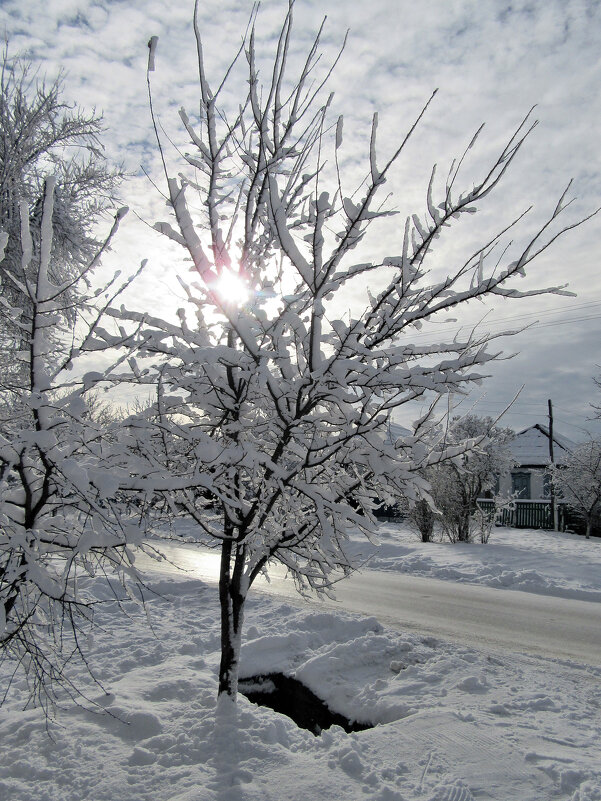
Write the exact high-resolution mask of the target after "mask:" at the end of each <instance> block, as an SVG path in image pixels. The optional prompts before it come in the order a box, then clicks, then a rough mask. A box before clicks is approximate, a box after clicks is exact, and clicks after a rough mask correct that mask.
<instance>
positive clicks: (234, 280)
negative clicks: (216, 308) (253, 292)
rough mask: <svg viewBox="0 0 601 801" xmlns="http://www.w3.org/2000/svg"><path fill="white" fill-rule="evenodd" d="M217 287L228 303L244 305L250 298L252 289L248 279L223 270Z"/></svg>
mask: <svg viewBox="0 0 601 801" xmlns="http://www.w3.org/2000/svg"><path fill="white" fill-rule="evenodd" d="M215 289H216V291H217V293H218V294H219V296H220V297H221V298H222V300H224V301H225V302H226V303H227V304H228V305H231V306H243V305H244V304H245V303H246V302H247V301H248V300H249V299H250V289H249V286H248V284H247V283H246V281H245V280H244V279H243V278H241V276H240V275H238V274H237V273H233V272H231V271H229V270H223V271H222V273H221V275H220V276H219V279H218V281H217V283H216V286H215Z"/></svg>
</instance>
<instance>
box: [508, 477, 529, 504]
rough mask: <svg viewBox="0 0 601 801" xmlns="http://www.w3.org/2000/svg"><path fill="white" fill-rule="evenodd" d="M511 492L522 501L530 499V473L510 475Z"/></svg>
mask: <svg viewBox="0 0 601 801" xmlns="http://www.w3.org/2000/svg"><path fill="white" fill-rule="evenodd" d="M511 492H512V493H513V494H514V495H515V497H516V498H519V499H520V500H522V501H523V500H524V499H526V498H530V473H512V474H511Z"/></svg>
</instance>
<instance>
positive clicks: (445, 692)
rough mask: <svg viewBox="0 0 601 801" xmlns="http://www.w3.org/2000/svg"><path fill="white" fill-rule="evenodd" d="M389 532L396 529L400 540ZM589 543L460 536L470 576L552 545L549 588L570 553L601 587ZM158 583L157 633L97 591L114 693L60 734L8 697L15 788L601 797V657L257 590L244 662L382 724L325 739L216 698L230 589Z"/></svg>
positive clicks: (8, 761) (109, 799)
mask: <svg viewBox="0 0 601 801" xmlns="http://www.w3.org/2000/svg"><path fill="white" fill-rule="evenodd" d="M390 532H391V527H384V528H383V529H382V531H381V536H382V539H383V540H384V541H386V538H387V536H388V535H389V534H390ZM520 537H522V538H523V541H522V542H521V543H520V541H519V538H520ZM545 537H548V542H549V545H548V547H547V548H546V549H545V548H543V547H542V544H543V541H544V538H545ZM501 540H502V541H501ZM582 545H584V540H582V539H578V538H576V537H570V536H567V535H564V536H557V535H552V534H551V535H548V534H542V533H539V534H537V533H536V532H506V533H505V536H503V537H500V536H499V543H498V544H497V545H496V546H495V545H489V546H469V547H465V548H459V547H458V546H449V547H448V548H446V549H445V550H446V553H447V556H450V555H451V554H452V553H454V552H455V553H458V554H461V556H460V558H459V559H458V561H457V563H456V564H457V565H461V571H462V573H463V575H464V580H465V577H467V576H468V575H471V576H472V577H475V580H476V581H478V573H479V571H480V569H481V566H482V564H483V563H482V554H483V553H484V552H486V553H488V554H489V555H491V556H492V555H493V554H494V555H495V556H496V558H497V562H498V564H499V569H502V568H504V569H506V570H513V569H514V568H515V566H516V565H517V563H518V562H519V561H520V560H522V559H524V558H525V557H526V556H527V555H528V551H529V550H530V553H531V558H533V559H534V558H535V557H536V556H537V555H538V554H539V551H540V550H541V548H542V555H541V558H540V561H539V566H538V571H539V576H540V579H541V581H540V584H541V587H542V586H543V584H544V583H545V582H546V583H547V584H548V585H553V584H556V583H557V581H558V575H559V573H560V572H561V567H562V565H565V566H566V574H567V575H568V578H569V581H571V583H572V585H573V586H574V587H576V585H577V584H579V585H580V586H581V587H584V586H587V585H588V584H589V582H590V579H591V576H592V573H591V574H589V573H588V567H589V565H588V563H593V564H595V565H596V571H597V576H598V578H597V587H598V589H601V587H599V583H600V579H599V575H601V572H600V571H599V570H598V561H597V560H598V559H599V556H598V554H597V550H601V549H599V548H597V547H595V546H597V543H595V542H594V541H591V542H590V543H589V544H588V546H587V547H588V554H589V557H590V558H588V559H585V558H583V556H584V553H583V550H582V547H581V546H582ZM528 546H530V548H529V547H528ZM383 547H384V548H385V547H386V546H383ZM405 547H406V548H407V550H409V549H410V541H409V539H408V538H407V543H406V546H405ZM418 547H419V548H421V547H427V548H428V549H430V548H431V547H432V546H430V545H428V546H421V545H419V544H416V550H417V548H418ZM437 547H438V546H436V545H434V550H436V548H437ZM495 547H496V551H493V550H492V549H494V548H495ZM470 555H471V556H470ZM400 558H402V556H400ZM470 562H471V568H470ZM434 563H435V561H434V560H432V562H431V564H434ZM578 564H580V578H578V574H577V569H576V565H578ZM570 576H571V577H570ZM543 580H544V581H543ZM89 581H93V580H92V579H90V580H89ZM152 583H153V587H154V590H155V591H156V593H157V595H155V596H154V597H153V599H152V600H151V601H149V604H148V606H149V610H150V614H151V620H152V623H153V630H150V629H149V628H148V626H147V625H146V623H145V621H144V622H143V621H141V620H140V619H139V618H137V617H136V616H135V615H134V616H133V617H132V618H131V619H129V620H128V619H127V618H126V617H124V616H123V615H121V614H118V613H117V611H116V608H115V606H116V605H115V603H114V601H112V600H111V598H110V592H109V590H108V589H104V590H103V589H102V588H99V592H104V597H105V598H106V600H107V603H106V605H105V606H104V609H103V610H102V611H101V613H100V614H99V617H98V623H101V624H102V625H101V626H99V627H98V628H97V629H96V633H95V637H94V641H93V642H92V643H91V646H92V653H91V658H92V662H93V664H94V665H95V666H96V669H97V673H98V678H99V679H100V680H101V681H102V683H103V686H104V687H105V690H106V693H103V692H100V690H99V689H98V688H97V689H96V690H94V691H93V693H92V694H93V696H94V699H95V700H96V701H97V703H98V704H99V707H98V708H97V709H96V710H95V711H86V710H84V709H82V708H81V707H76V706H73V705H70V706H66V707H65V709H64V710H62V711H60V713H59V715H58V718H57V720H56V722H55V723H50V725H49V731H48V732H47V731H46V729H45V724H44V719H43V716H42V714H41V713H40V712H39V710H35V709H26V710H25V711H24V710H23V707H22V700H21V699H20V698H19V693H18V692H17V694H16V695H14V696H13V697H12V698H11V699H9V701H8V702H7V704H6V706H5V707H4V709H3V717H2V721H1V722H0V737H2V742H3V747H4V752H3V760H2V764H1V765H0V797H1V798H7V799H8V798H11V799H13V798H14V799H19V801H38V800H39V799H44V801H115V800H116V799H125V798H127V799H129V800H130V801H259V799H260V801H276V800H277V801H279V800H280V799H282V798H286V799H290V801H306V799H307V798H320V799H327V800H329V801H334V800H335V801H356V799H361V798H370V799H375V801H472V799H497V800H498V801H507V800H508V799H519V800H520V801H551V800H553V801H555V800H556V799H557V800H558V801H599V799H601V770H600V769H599V761H598V743H599V736H600V735H601V715H600V713H599V709H600V705H601V669H599V668H592V667H585V666H582V665H578V664H577V663H574V662H571V663H570V662H565V661H564V662H561V661H555V660H548V659H537V658H533V657H527V656H524V655H519V654H503V655H501V656H500V655H499V654H492V653H487V652H486V651H478V650H474V649H472V648H467V647H462V646H456V645H452V644H448V643H443V642H441V641H438V640H436V639H434V638H425V637H421V636H419V635H416V634H414V633H407V632H392V631H390V630H387V629H385V628H383V627H382V626H381V625H380V624H379V623H378V622H377V621H376V620H375V619H373V618H360V617H357V616H352V615H350V614H346V613H344V612H330V611H321V610H320V609H319V608H306V607H301V606H300V605H297V604H295V603H292V602H289V601H285V602H282V601H281V600H278V599H275V598H270V597H269V596H262V597H258V596H257V595H251V596H250V597H249V601H248V606H247V621H248V627H247V630H246V637H245V640H244V643H243V647H242V675H244V674H246V675H250V674H252V673H255V672H259V671H268V670H282V671H284V672H285V673H287V674H289V675H294V676H296V677H297V678H299V679H301V680H302V681H303V682H305V683H306V684H307V685H308V686H309V687H310V688H311V689H312V690H313V691H314V692H315V693H317V694H318V695H319V696H320V697H322V698H323V699H324V700H325V701H326V703H328V704H330V705H331V706H332V708H334V709H336V710H337V711H341V712H342V713H344V714H346V715H349V716H351V717H356V718H357V719H359V720H368V721H370V722H372V723H374V724H376V726H375V728H373V729H370V730H367V731H364V732H360V733H355V734H350V735H347V734H345V733H344V732H343V731H342V729H339V728H337V727H333V728H332V729H330V730H328V731H326V732H324V733H323V734H322V735H321V736H320V737H317V738H316V737H314V736H313V735H312V734H310V733H309V732H307V731H304V730H301V729H298V728H297V727H296V726H295V725H294V724H293V723H292V721H290V720H289V719H288V718H286V717H284V716H282V715H279V714H277V713H275V712H273V711H271V710H269V709H266V708H261V707H257V706H254V705H252V704H251V703H250V702H248V701H247V700H246V699H245V698H244V697H243V696H240V697H239V701H238V705H237V708H236V707H235V706H234V705H232V704H231V702H230V701H229V699H224V700H223V701H221V702H220V703H219V704H217V703H216V669H217V665H218V660H219V627H218V616H219V615H218V606H217V601H216V593H215V589H214V587H208V586H207V585H205V584H203V583H202V582H201V581H199V580H196V579H190V578H189V576H187V574H185V573H182V575H181V578H179V579H178V578H177V577H174V576H173V575H167V574H165V576H164V577H161V575H160V574H159V575H158V577H157V578H155V579H153V582H152ZM599 597H600V598H601V593H600V594H599ZM7 667H8V666H6V665H5V666H4V671H5V672H6V669H7ZM22 690H23V693H25V689H24V687H23V688H22ZM25 697H26V695H25V694H24V695H23V698H25ZM102 708H103V709H104V711H102ZM49 734H50V735H51V736H48V735H49Z"/></svg>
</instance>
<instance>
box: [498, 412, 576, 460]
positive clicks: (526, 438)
mask: <svg viewBox="0 0 601 801" xmlns="http://www.w3.org/2000/svg"><path fill="white" fill-rule="evenodd" d="M574 445H575V443H574V442H572V440H570V439H568V438H567V437H564V436H563V435H562V434H557V433H556V432H555V431H553V459H554V461H555V462H556V463H557V464H561V463H562V462H563V461H564V459H565V456H566V455H567V454H568V453H569V452H570V451H571V450H572V448H573V447H574ZM510 448H511V453H512V455H513V458H514V459H515V460H516V462H517V464H518V465H520V466H521V467H544V466H545V465H548V464H550V463H551V459H550V457H549V429H548V428H546V427H545V426H543V425H541V424H540V423H536V424H535V425H533V426H530V427H529V428H525V429H524V430H523V431H519V432H518V433H517V434H516V435H515V439H513V440H512V441H511V443H510Z"/></svg>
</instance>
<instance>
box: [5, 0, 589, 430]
mask: <svg viewBox="0 0 601 801" xmlns="http://www.w3.org/2000/svg"><path fill="white" fill-rule="evenodd" d="M251 6H252V3H251V2H250V0H226V1H225V2H222V1H221V0H206V1H205V2H203V3H202V4H201V12H200V13H201V17H200V26H201V30H202V32H203V36H204V39H205V47H206V55H207V62H208V64H209V68H210V70H216V71H217V74H220V72H221V71H222V70H223V69H224V68H225V66H226V64H227V62H228V59H229V57H230V55H231V54H232V53H233V52H234V50H235V48H236V47H237V45H238V43H239V41H240V34H241V33H242V31H243V30H244V26H245V24H246V21H247V17H248V14H249V13H250V9H251ZM286 6H287V3H285V2H283V0H265V2H264V3H263V5H262V8H261V11H260V23H259V36H258V42H259V46H260V47H263V46H266V47H267V48H268V50H269V51H270V52H272V51H273V47H274V37H275V36H276V33H277V30H278V27H279V25H280V22H281V19H282V15H283V13H284V11H285V8H286ZM294 13H295V20H296V34H295V39H294V43H293V47H292V54H291V62H292V63H293V64H294V63H295V62H298V60H299V59H300V57H301V55H302V53H304V52H306V49H307V47H308V46H309V43H310V41H311V37H312V35H313V33H314V32H315V30H316V28H317V26H318V24H319V22H320V20H321V17H322V16H323V14H326V13H327V15H328V22H327V25H326V29H325V33H324V36H323V40H322V41H323V47H324V49H325V50H326V55H327V56H328V57H332V56H333V54H334V52H335V49H336V48H337V47H338V46H339V44H340V42H341V40H342V37H343V35H344V31H345V30H346V28H347V27H350V28H351V35H350V39H349V44H348V47H347V51H346V52H345V54H344V55H343V58H342V60H341V63H340V65H339V68H338V70H337V71H336V73H335V74H334V76H333V79H332V85H333V88H334V89H335V90H336V99H335V102H334V108H335V109H336V111H337V112H338V111H344V112H345V147H346V150H345V154H346V161H345V180H348V183H349V184H351V183H352V176H353V175H354V174H355V167H354V165H355V163H356V159H358V158H359V157H364V155H365V153H366V148H367V142H368V136H369V123H370V119H371V114H372V113H373V111H374V110H376V109H380V110H381V112H382V113H381V122H380V127H379V144H380V152H381V153H382V159H383V158H384V154H386V153H390V152H391V151H392V149H393V148H394V146H395V143H396V142H398V141H399V137H401V136H402V135H404V132H405V131H406V130H407V127H408V126H409V125H410V124H411V122H412V120H413V118H414V117H415V115H416V114H417V113H418V112H419V110H420V108H421V107H422V105H423V103H424V102H425V100H426V99H427V98H428V97H429V95H430V92H431V91H432V89H433V88H435V87H439V88H440V92H439V95H438V96H437V98H436V100H435V103H434V104H433V107H432V109H431V111H430V112H429V114H428V116H427V118H426V119H425V121H424V124H423V126H422V127H421V129H420V131H419V133H418V135H417V136H416V137H415V139H414V140H413V142H412V143H411V144H410V146H409V147H408V149H407V153H406V157H405V160H404V161H403V162H402V165H401V168H400V169H399V171H398V173H397V174H396V175H395V176H394V177H393V178H392V179H391V180H390V182H389V184H390V187H391V188H392V189H393V190H394V191H395V193H396V196H397V201H396V202H397V203H398V206H399V208H400V209H401V210H402V211H404V212H407V211H415V210H417V211H418V212H421V211H422V210H423V208H424V188H425V187H424V183H425V181H426V180H427V177H428V174H429V170H430V165H431V163H432V162H433V161H438V162H439V164H440V167H441V169H443V170H444V169H445V168H446V167H447V166H448V165H449V163H450V161H451V159H452V158H453V157H454V156H456V155H458V154H459V153H460V152H461V151H462V149H463V147H465V145H466V144H467V142H468V141H469V139H470V137H471V135H472V133H473V132H474V131H475V129H476V128H477V127H478V125H479V124H480V123H481V122H482V121H485V120H486V121H487V127H486V129H485V134H484V137H483V145H482V148H481V149H480V150H478V151H476V152H475V154H474V156H475V164H476V165H480V164H482V163H483V160H484V158H485V157H487V156H488V157H489V156H490V154H491V152H493V151H494V150H495V149H498V148H499V146H501V143H502V142H504V140H505V139H506V137H507V134H508V133H509V132H510V130H511V129H512V128H513V127H514V126H516V125H517V124H518V123H519V121H520V119H521V118H522V116H523V115H524V114H525V113H526V111H527V110H528V109H529V108H530V106H531V105H533V104H535V103H538V104H539V105H538V108H537V110H536V115H537V116H538V117H539V118H540V120H541V124H540V126H539V127H538V128H537V130H536V131H535V132H534V134H533V136H532V139H531V141H530V143H529V147H526V148H525V149H524V152H523V153H521V154H520V156H519V158H518V160H517V162H516V165H515V169H514V171H513V173H512V174H510V175H508V177H507V180H506V182H505V184H504V186H503V187H502V188H501V190H500V192H499V193H498V200H497V201H496V202H495V201H494V200H493V199H491V203H490V204H489V205H488V206H487V208H486V209H485V211H484V212H483V214H482V215H481V220H482V222H483V224H484V225H485V226H489V225H492V223H493V222H494V221H495V220H501V221H502V222H505V221H507V220H508V219H509V218H510V217H511V216H512V215H514V214H516V213H517V212H519V211H520V210H522V209H523V208H525V207H527V206H528V205H530V203H532V202H534V203H535V204H536V205H535V209H534V211H533V212H532V213H531V215H530V217H531V218H532V220H531V222H528V221H526V222H525V224H524V231H525V233H528V232H529V231H532V230H534V227H535V225H536V223H537V222H540V220H541V219H543V215H544V214H548V213H549V212H550V210H552V208H553V205H554V202H555V199H556V198H557V196H558V195H559V193H560V192H561V191H562V189H563V187H564V186H565V185H566V183H567V181H568V180H569V178H570V177H572V176H574V178H575V184H574V193H575V194H576V195H578V196H579V199H578V202H577V203H576V204H575V205H574V209H573V216H572V218H571V219H575V218H576V217H577V216H578V214H584V213H586V212H588V211H590V210H592V209H593V208H594V207H595V206H597V205H599V204H600V202H601V201H600V197H601V170H600V168H599V166H598V164H599V145H598V132H599V119H601V94H600V93H599V91H598V87H599V86H600V85H601V57H600V55H599V54H600V53H601V4H599V3H597V2H594V1H593V0H588V1H587V0H518V1H517V2H512V3H509V2H507V3H501V2H495V3H482V2H477V0H455V1H454V2H449V0H429V2H428V3H415V2H410V0H372V1H371V2H370V3H369V4H364V3H357V2H354V0H297V5H296V7H295V12H294ZM191 14H192V3H191V2H190V3H170V4H168V10H166V4H165V3H164V2H161V1H160V0H145V2H141V0H4V3H3V4H2V8H1V9H0V30H1V29H3V28H4V29H5V30H6V33H7V35H8V36H9V38H10V40H11V47H12V49H13V51H15V50H17V49H19V50H26V51H28V52H29V53H30V54H31V56H32V58H33V59H34V60H36V61H37V62H39V64H40V67H41V69H42V71H45V72H47V73H48V74H49V75H50V76H52V75H54V74H56V73H57V71H58V70H59V69H60V68H61V67H62V68H65V69H66V70H67V71H68V75H67V78H66V83H65V92H66V95H67V96H68V97H70V98H71V99H73V100H75V101H77V102H78V103H80V104H81V105H83V106H85V107H91V106H95V107H96V108H97V109H99V110H100V109H103V110H104V113H105V118H106V122H107V125H108V127H109V131H108V134H107V138H106V145H107V152H108V154H109V156H110V157H111V158H113V159H114V160H119V161H121V160H122V161H124V163H125V165H126V167H127V169H128V170H130V171H132V172H138V171H139V165H140V164H143V165H144V166H145V167H146V168H147V169H148V170H149V171H150V172H151V174H152V175H153V176H154V177H155V178H156V179H157V180H159V181H160V171H159V166H160V165H159V160H158V155H157V152H156V149H155V147H154V144H153V141H152V136H151V128H150V122H149V116H148V109H147V99H146V83H145V66H146V59H147V48H146V43H147V41H148V39H149V37H150V36H151V35H158V36H159V37H160V41H159V49H158V53H157V71H156V73H154V75H153V83H154V85H155V91H156V99H157V105H158V107H159V109H160V114H161V119H162V121H163V122H164V123H165V125H166V127H167V128H168V130H169V131H170V132H172V133H173V134H174V135H176V136H177V135H178V134H177V131H178V120H177V108H178V107H179V106H180V105H182V104H183V105H185V106H187V107H190V108H192V109H193V108H194V105H195V102H196V97H197V87H196V72H195V45H194V39H193V36H192V31H191V26H190V19H191ZM363 164H365V162H363ZM469 176H470V171H469V168H468V170H467V172H466V177H468V178H469ZM126 193H127V198H126V200H127V202H128V203H129V205H131V206H132V208H134V209H135V210H136V211H137V212H138V213H140V214H141V215H142V216H143V217H144V218H145V219H147V220H149V221H154V219H155V217H156V216H158V217H164V212H163V209H162V202H161V200H160V198H158V197H157V196H154V199H153V200H152V202H150V198H151V197H152V193H153V190H152V188H151V187H150V186H149V184H148V183H147V182H146V181H145V179H143V178H138V179H136V180H134V181H132V182H131V183H130V185H129V186H128V187H126ZM570 211H571V210H570ZM570 211H569V212H568V214H569V213H570ZM566 219H568V218H566ZM600 223H601V221H599V220H597V221H593V222H592V223H591V224H589V225H588V226H587V227H585V228H582V229H579V230H578V231H577V232H573V233H572V234H570V235H569V236H568V237H567V238H566V239H565V240H564V241H563V242H562V243H559V244H558V246H557V247H555V248H554V249H553V250H551V251H549V252H548V253H546V254H544V256H543V257H541V259H540V261H539V264H538V266H537V267H533V268H532V270H531V277H529V278H528V279H527V280H528V282H529V285H548V284H553V283H558V282H562V281H566V280H567V281H569V282H570V283H571V284H572V286H573V288H574V289H575V290H576V291H577V292H578V293H579V294H580V298H579V301H582V300H583V299H584V300H597V301H599V303H600V305H601V276H600V274H599V264H598V259H599V257H598V253H599V245H598V241H599V238H600V233H601V232H600ZM458 233H459V238H458V240H457V241H456V243H455V244H451V243H450V242H449V244H448V246H444V247H441V248H439V252H440V257H441V264H444V263H445V262H446V263H448V262H449V261H451V260H452V259H453V258H456V257H457V258H458V257H459V253H460V251H461V247H460V245H461V244H464V243H465V242H466V237H467V234H468V232H467V231H466V232H465V233H464V232H463V231H459V232H458ZM394 234H395V231H394V229H391V230H390V233H389V234H388V235H389V236H390V237H392V236H393V235H394ZM159 247H160V245H158V244H157V240H156V239H153V234H152V233H151V232H149V231H148V229H147V228H146V227H145V226H143V225H141V224H134V223H133V222H132V223H131V224H129V225H128V226H126V230H125V231H124V233H123V237H122V238H121V240H120V242H119V243H117V245H116V250H115V253H114V254H113V256H112V261H119V260H120V259H122V258H127V259H131V258H136V259H137V260H139V259H140V258H142V257H144V256H150V257H151V259H152V260H155V261H156V262H157V263H156V264H155V265H154V266H153V268H152V269H153V270H154V272H151V273H150V275H152V276H153V278H152V279H151V280H149V285H148V286H147V287H145V288H144V290H142V291H141V292H140V296H141V298H142V300H143V301H147V302H148V303H150V302H151V301H152V298H153V296H154V297H155V296H156V285H164V284H165V283H166V284H167V285H168V286H174V287H175V286H176V282H175V279H174V278H171V277H170V276H169V272H170V270H171V269H172V268H171V266H170V264H171V257H169V258H167V257H164V258H163V257H160V258H158V259H157V258H156V256H155V254H156V253H157V248H159ZM390 247H391V248H392V249H393V250H396V251H398V250H399V247H398V245H395V246H392V245H391V246H390ZM136 254H137V255H136ZM153 283H154V284H155V286H154V287H153ZM174 291H177V290H174ZM565 302H566V307H567V306H568V305H569V301H565ZM556 304H557V299H556V298H550V299H544V298H543V299H538V300H536V301H522V302H521V304H520V305H519V306H518V307H517V309H516V311H515V312H513V311H512V312H510V313H521V312H522V310H524V309H525V310H526V311H527V312H531V313H535V312H536V311H538V310H540V309H544V308H548V307H550V306H553V305H556ZM507 308H509V307H508V306H507V305H506V304H502V305H500V306H499V311H498V315H499V316H504V315H505V316H506V315H507V314H508V312H507ZM511 308H512V309H513V306H512V307H511ZM479 313H480V311H479V310H478V314H479ZM551 331H561V335H558V339H559V341H558V342H557V343H556V346H555V347H553V348H549V347H547V344H548V342H549V341H550V340H551V339H552V337H551V334H550V332H551ZM553 336H555V335H553ZM598 343H599V328H598V326H595V325H594V324H593V323H592V322H591V321H586V322H585V321H581V323H578V322H574V323H573V324H571V325H569V326H563V327H561V329H549V328H547V329H540V330H539V331H538V333H537V332H533V333H531V334H529V335H528V338H525V337H522V338H521V339H520V340H517V341H516V342H515V343H513V342H511V343H509V348H510V349H511V348H513V347H514V344H515V346H516V347H518V348H521V350H522V355H521V356H520V357H519V359H515V360H513V361H511V362H506V363H503V364H501V365H499V367H498V368H493V369H494V372H495V375H496V376H498V377H497V378H495V379H493V381H492V382H491V383H489V385H488V387H489V389H488V396H489V397H490V395H491V394H493V393H495V394H497V395H498V396H499V397H501V396H502V395H503V392H504V387H505V386H509V385H511V384H513V385H514V386H516V388H517V386H519V383H520V382H521V381H522V380H525V381H526V384H527V389H526V390H525V391H526V392H528V393H530V394H529V395H528V398H530V399H532V402H533V403H536V404H540V406H541V409H543V410H544V408H545V407H544V404H545V402H546V397H551V396H553V394H554V393H555V394H557V393H558V392H560V393H561V397H562V398H563V404H562V405H564V406H566V408H569V407H570V406H571V407H573V408H574V409H577V410H578V411H577V412H576V413H575V414H574V416H573V420H570V422H576V418H577V417H578V416H580V418H582V416H583V415H584V414H585V412H584V411H582V409H583V405H582V399H583V397H584V396H585V395H587V393H588V392H589V390H591V392H592V383H591V382H590V375H591V372H595V369H594V365H595V364H597V363H600V362H601V355H597V353H598ZM566 365H569V370H570V372H569V376H568V377H566V373H565V367H566ZM511 391H513V390H511ZM505 394H510V393H505ZM592 394H593V395H594V392H592ZM503 397H504V395H503ZM529 402H530V401H529ZM566 433H570V432H568V431H566Z"/></svg>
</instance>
